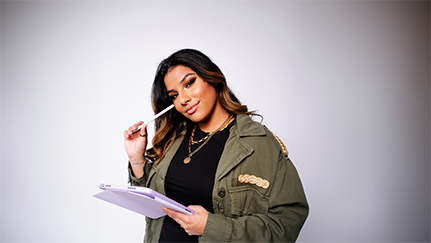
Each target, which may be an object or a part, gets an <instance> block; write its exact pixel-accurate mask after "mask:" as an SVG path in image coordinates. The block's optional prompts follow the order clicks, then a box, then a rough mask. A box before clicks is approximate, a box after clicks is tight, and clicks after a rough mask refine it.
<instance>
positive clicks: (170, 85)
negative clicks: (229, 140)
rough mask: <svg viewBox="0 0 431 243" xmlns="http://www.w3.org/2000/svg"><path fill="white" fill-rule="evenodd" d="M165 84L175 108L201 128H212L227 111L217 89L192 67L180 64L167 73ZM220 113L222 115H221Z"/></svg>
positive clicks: (224, 117)
mask: <svg viewBox="0 0 431 243" xmlns="http://www.w3.org/2000/svg"><path fill="white" fill-rule="evenodd" d="M164 81H165V86H166V90H167V91H168V95H169V97H170V98H171V99H172V101H173V103H174V105H175V109H176V110H177V111H178V112H180V113H181V114H183V115H184V116H185V117H186V118H188V119H190V120H191V121H193V122H196V123H199V127H200V128H201V129H203V130H204V129H205V126H206V127H207V128H208V129H212V127H213V126H212V125H213V124H214V125H215V124H216V123H217V124H218V121H219V120H223V119H226V116H224V115H222V114H225V113H226V112H225V111H224V109H223V107H222V106H221V105H220V102H219V101H218V98H217V97H218V96H217V91H216V90H215V88H214V87H213V86H211V85H210V84H209V83H208V82H206V81H204V80H203V79H202V78H201V77H199V76H198V75H197V74H196V73H195V72H194V71H193V70H192V69H191V68H189V67H186V66H182V65H178V66H175V67H174V68H172V69H171V70H169V71H168V73H167V74H166V75H165V79H164ZM219 115H222V116H221V117H220V116H219Z"/></svg>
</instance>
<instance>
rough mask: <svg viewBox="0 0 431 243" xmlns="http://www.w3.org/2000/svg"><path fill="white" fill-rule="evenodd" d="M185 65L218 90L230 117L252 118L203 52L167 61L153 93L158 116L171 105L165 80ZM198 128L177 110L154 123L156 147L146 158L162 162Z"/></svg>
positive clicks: (185, 51)
mask: <svg viewBox="0 0 431 243" xmlns="http://www.w3.org/2000/svg"><path fill="white" fill-rule="evenodd" d="M178 65H182V66H186V67H189V68H190V69H192V70H193V71H194V72H196V74H197V75H198V76H199V77H201V78H202V79H203V80H204V81H205V82H208V83H209V84H210V85H211V86H213V87H214V88H215V89H216V92H217V94H218V99H219V101H220V104H221V105H222V107H223V108H224V109H226V110H227V111H228V112H229V113H230V114H249V115H250V114H253V112H249V111H248V109H247V106H245V105H242V104H241V102H240V101H239V99H238V98H237V97H236V96H235V95H234V93H233V92H232V91H231V90H230V89H229V88H228V86H227V84H226V78H225V76H224V75H223V73H222V71H221V70H220V68H219V67H218V66H217V65H216V64H215V63H214V62H212V61H211V59H210V58H209V57H207V56H206V55H204V54H203V53H202V52H200V51H197V50H193V49H183V50H179V51H177V52H175V53H173V54H172V55H170V56H169V57H168V58H166V59H164V60H163V61H162V62H161V63H160V64H159V66H158V68H157V72H156V77H155V79H154V82H153V87H152V90H151V102H152V106H153V111H154V113H159V112H160V111H162V110H163V109H165V108H166V107H168V106H169V105H171V104H172V99H171V98H170V97H169V96H168V93H167V90H166V86H165V80H164V79H165V76H166V74H167V73H168V72H169V71H170V70H171V69H172V68H174V67H176V66H178ZM194 125H195V124H194V123H193V122H192V121H190V120H189V119H187V118H185V117H184V116H183V115H182V114H181V113H179V112H178V111H177V110H175V109H171V110H170V111H169V112H167V113H165V114H164V115H163V116H161V117H159V118H158V119H156V120H155V131H156V133H155V135H154V138H153V147H152V148H151V149H148V150H147V151H146V158H148V159H149V160H150V161H152V162H155V161H157V160H158V159H161V158H163V156H164V155H165V153H166V150H167V149H168V148H169V146H170V145H171V144H172V142H173V141H174V140H175V139H177V138H178V137H180V136H181V135H183V134H184V132H186V131H190V130H191V128H192V127H193V126H194Z"/></svg>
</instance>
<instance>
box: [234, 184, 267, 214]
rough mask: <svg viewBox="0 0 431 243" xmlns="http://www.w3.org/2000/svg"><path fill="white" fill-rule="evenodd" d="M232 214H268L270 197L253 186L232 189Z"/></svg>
mask: <svg viewBox="0 0 431 243" xmlns="http://www.w3.org/2000/svg"><path fill="white" fill-rule="evenodd" d="M229 194H230V200H231V207H232V208H231V213H232V216H244V215H251V214H265V215H267V214H268V208H269V198H268V197H267V196H264V195H262V194H261V193H260V192H259V191H258V190H256V189H253V188H249V187H247V188H245V187H244V188H236V189H234V190H231V191H230V193H229Z"/></svg>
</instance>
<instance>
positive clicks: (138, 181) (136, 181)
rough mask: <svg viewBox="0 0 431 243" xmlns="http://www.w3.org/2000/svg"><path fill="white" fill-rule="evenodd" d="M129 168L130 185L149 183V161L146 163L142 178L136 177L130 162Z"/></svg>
mask: <svg viewBox="0 0 431 243" xmlns="http://www.w3.org/2000/svg"><path fill="white" fill-rule="evenodd" d="M128 164H129V166H128V170H129V180H128V182H129V183H130V185H132V186H146V183H147V179H148V175H149V172H150V169H151V168H150V167H149V166H148V163H145V165H144V168H143V170H144V175H143V176H142V177H140V178H136V177H135V175H134V174H133V171H132V168H131V167H130V162H129V163H128Z"/></svg>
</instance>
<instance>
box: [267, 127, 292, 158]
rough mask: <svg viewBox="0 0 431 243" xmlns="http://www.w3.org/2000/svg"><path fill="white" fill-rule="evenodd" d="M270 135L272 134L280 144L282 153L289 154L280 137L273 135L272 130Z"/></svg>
mask: <svg viewBox="0 0 431 243" xmlns="http://www.w3.org/2000/svg"><path fill="white" fill-rule="evenodd" d="M271 132H272V131H271ZM272 135H274V137H275V138H276V139H277V141H278V143H279V144H280V146H281V148H282V149H283V152H284V155H286V156H287V155H289V152H288V151H287V148H286V146H285V145H284V143H283V142H282V141H281V139H280V138H279V137H277V135H275V133H273V132H272Z"/></svg>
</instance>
